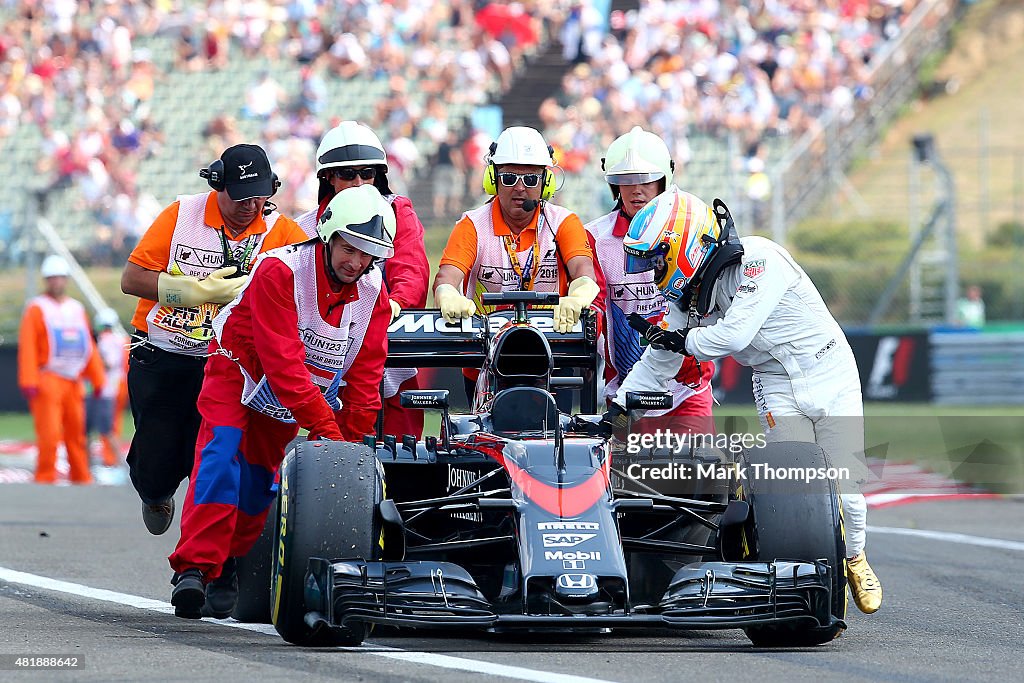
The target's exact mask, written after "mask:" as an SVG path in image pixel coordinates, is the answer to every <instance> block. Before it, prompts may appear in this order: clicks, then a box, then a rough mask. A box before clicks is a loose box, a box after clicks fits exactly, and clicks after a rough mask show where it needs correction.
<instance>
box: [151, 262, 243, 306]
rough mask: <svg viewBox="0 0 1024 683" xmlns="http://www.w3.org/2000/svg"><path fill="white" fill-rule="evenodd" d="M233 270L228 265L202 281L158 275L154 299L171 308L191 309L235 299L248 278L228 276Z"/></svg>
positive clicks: (185, 277)
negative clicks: (155, 297) (156, 298)
mask: <svg viewBox="0 0 1024 683" xmlns="http://www.w3.org/2000/svg"><path fill="white" fill-rule="evenodd" d="M237 271H238V269H237V268H236V267H235V266H228V267H227V268H221V269H220V270H215V271H213V272H212V273H210V275H209V276H207V277H206V279H204V280H200V279H199V278H196V277H192V276H191V275H171V274H170V273H160V278H159V279H158V280H157V292H158V294H157V297H158V300H159V301H160V303H161V304H163V305H164V306H171V307H173V308H192V307H194V306H199V305H200V304H205V303H214V304H226V303H228V302H229V301H231V300H232V299H234V298H235V297H236V296H238V293H239V292H241V291H242V288H243V287H245V283H246V282H248V281H249V277H248V276H245V277H231V276H232V275H234V274H235V273H236V272H237ZM229 278H230V279H229Z"/></svg>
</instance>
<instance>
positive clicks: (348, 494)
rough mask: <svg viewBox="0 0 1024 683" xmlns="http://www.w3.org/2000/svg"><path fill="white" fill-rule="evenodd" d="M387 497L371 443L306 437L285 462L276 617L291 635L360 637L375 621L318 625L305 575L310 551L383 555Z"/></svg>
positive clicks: (301, 638)
mask: <svg viewBox="0 0 1024 683" xmlns="http://www.w3.org/2000/svg"><path fill="white" fill-rule="evenodd" d="M383 497H384V482H383V477H382V476H381V469H380V467H379V465H378V462H377V458H376V456H375V455H374V453H373V451H372V450H371V449H369V448H367V447H366V446H363V445H361V444H354V443H344V442H339V441H311V442H305V443H300V444H298V445H297V446H296V447H295V450H294V451H293V452H292V453H290V454H289V455H288V456H287V457H286V458H285V461H284V463H283V464H282V466H281V489H280V493H279V495H278V526H277V538H276V542H275V544H274V545H275V548H276V558H275V561H274V563H273V569H274V571H273V578H272V586H271V588H272V593H271V595H272V597H271V605H272V610H273V613H272V618H273V623H274V627H275V628H276V629H277V632H278V633H279V634H280V635H281V637H282V638H284V639H285V640H286V641H288V642H289V643H294V644H296V645H304V646H314V647H315V646H333V645H349V646H353V645H359V644H360V643H362V642H363V639H364V638H365V637H366V633H367V631H368V630H369V627H368V626H367V625H365V624H362V623H358V622H356V623H350V624H349V625H347V626H346V627H345V628H322V627H321V628H316V629H313V628H311V627H310V626H309V625H307V624H306V621H305V616H306V611H307V610H306V605H305V599H304V594H305V582H306V571H307V569H308V564H309V558H311V557H320V558H325V559H329V560H330V559H340V558H361V559H364V560H374V559H378V558H379V557H380V549H381V548H380V539H381V524H380V521H379V516H378V515H377V514H376V510H377V506H378V504H379V503H380V501H381V500H382V499H383Z"/></svg>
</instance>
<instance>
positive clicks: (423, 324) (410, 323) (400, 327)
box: [388, 311, 583, 334]
mask: <svg viewBox="0 0 1024 683" xmlns="http://www.w3.org/2000/svg"><path fill="white" fill-rule="evenodd" d="M538 313H540V312H539V311H531V313H530V324H531V325H532V326H533V327H535V328H537V329H538V330H539V331H541V332H552V331H554V327H555V323H554V317H548V316H543V315H538ZM511 320H512V318H511V317H508V318H506V317H504V316H502V315H494V314H491V315H489V316H488V317H487V326H488V329H489V331H490V332H491V333H492V334H493V333H495V332H497V331H498V330H500V329H501V328H502V327H504V326H505V324H506V323H508V322H510V321H511ZM480 325H481V323H480V320H479V319H478V318H476V317H473V318H463V319H462V320H460V321H458V322H457V323H454V324H449V323H447V322H445V319H444V318H442V317H441V314H440V313H403V314H402V315H400V316H398V317H397V318H395V321H394V322H393V323H391V325H390V326H389V327H388V333H391V334H394V333H400V334H417V333H419V334H423V333H427V334H429V333H436V334H464V333H466V332H470V333H476V334H479V333H481V332H483V328H482V327H481V326H480ZM572 331H573V332H582V331H583V325H582V324H581V323H576V326H575V327H573V330H572Z"/></svg>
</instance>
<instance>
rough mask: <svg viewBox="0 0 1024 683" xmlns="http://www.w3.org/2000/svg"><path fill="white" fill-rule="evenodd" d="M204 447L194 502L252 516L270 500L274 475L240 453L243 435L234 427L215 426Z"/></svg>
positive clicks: (271, 498) (273, 492)
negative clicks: (236, 509) (210, 437)
mask: <svg viewBox="0 0 1024 683" xmlns="http://www.w3.org/2000/svg"><path fill="white" fill-rule="evenodd" d="M212 431H213V438H212V439H210V441H209V442H208V443H207V444H206V445H205V446H203V450H202V452H201V453H200V458H201V461H200V463H199V471H198V473H197V474H196V485H195V503H196V504H197V505H203V504H211V503H221V504H224V505H232V506H234V507H237V508H238V509H239V510H240V511H241V512H243V513H245V514H247V515H250V516H254V515H258V514H260V513H262V512H263V511H264V510H266V509H267V507H268V506H269V505H270V503H271V502H272V501H273V499H274V497H275V495H276V493H275V491H274V490H273V485H274V474H275V473H274V472H272V471H270V470H268V469H267V468H265V467H262V466H260V465H253V464H250V463H249V462H248V461H246V459H245V455H244V454H243V453H242V452H241V451H240V450H239V445H240V444H241V441H242V435H243V432H242V430H241V429H239V428H237V427H214V428H213V430H212Z"/></svg>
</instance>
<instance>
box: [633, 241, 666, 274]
mask: <svg viewBox="0 0 1024 683" xmlns="http://www.w3.org/2000/svg"><path fill="white" fill-rule="evenodd" d="M624 250H625V252H626V264H625V270H626V272H627V273H629V274H630V275H633V274H635V273H646V272H647V271H649V270H654V269H655V268H658V267H659V266H660V265H661V264H663V263H664V262H665V253H666V252H667V251H668V245H667V244H659V245H658V246H657V247H655V248H654V249H649V250H644V251H641V250H639V249H634V248H632V247H624Z"/></svg>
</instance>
